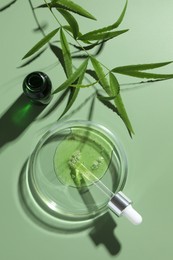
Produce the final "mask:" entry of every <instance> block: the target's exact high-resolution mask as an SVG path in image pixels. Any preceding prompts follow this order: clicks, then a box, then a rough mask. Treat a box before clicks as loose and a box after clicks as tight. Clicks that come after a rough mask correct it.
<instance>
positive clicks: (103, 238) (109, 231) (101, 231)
mask: <svg viewBox="0 0 173 260" xmlns="http://www.w3.org/2000/svg"><path fill="white" fill-rule="evenodd" d="M26 171H27V161H26V162H25V163H24V165H23V167H22V170H21V172H20V176H19V180H18V198H19V203H20V206H21V208H22V210H23V212H24V214H25V216H27V218H29V219H30V220H31V221H32V222H33V223H34V224H35V225H37V226H39V227H40V228H43V229H45V230H47V231H49V232H54V233H57V234H64V235H69V234H73V235H75V234H77V233H81V232H83V231H86V232H87V234H88V237H89V238H90V239H91V241H92V242H93V244H94V246H96V247H98V246H99V245H104V246H105V249H106V250H107V252H108V253H109V254H110V255H112V256H116V255H117V254H119V252H120V250H121V244H120V242H119V240H118V238H117V237H116V235H115V229H116V227H117V224H116V222H115V220H114V219H113V217H112V215H111V214H110V212H106V213H104V214H103V215H101V216H100V217H97V218H93V219H91V221H90V222H89V223H87V224H86V223H85V221H84V222H83V225H80V226H79V227H75V228H74V227H73V222H71V224H70V226H68V228H67V229H66V228H65V226H63V227H62V226H61V225H60V226H58V227H57V226H53V225H51V224H50V223H48V222H47V220H45V219H44V216H41V215H42V214H40V211H39V212H38V207H40V206H38V205H36V204H37V203H36V202H34V203H33V198H31V197H30V196H29V194H28V193H27V191H26V190H27V186H28V185H27V184H26ZM88 196H89V197H88ZM81 198H82V199H83V202H84V203H86V205H88V204H87V203H88V199H91V200H93V198H92V196H91V194H90V193H87V197H85V195H84V194H82V193H81ZM92 204H93V203H91V205H92ZM35 205H36V206H35ZM89 207H90V206H89ZM43 210H44V209H43ZM89 210H91V209H90V208H89Z"/></svg>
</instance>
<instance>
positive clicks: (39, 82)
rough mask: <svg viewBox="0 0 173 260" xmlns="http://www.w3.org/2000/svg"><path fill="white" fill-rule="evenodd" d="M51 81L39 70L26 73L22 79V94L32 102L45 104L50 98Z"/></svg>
mask: <svg viewBox="0 0 173 260" xmlns="http://www.w3.org/2000/svg"><path fill="white" fill-rule="evenodd" d="M51 90H52V83H51V80H50V78H49V77H48V76H47V75H46V74H45V73H43V72H41V71H35V72H32V73H30V74H28V75H27V76H26V77H25V79H24V81H23V91H24V94H25V95H26V96H27V97H28V98H29V99H30V100H32V101H33V102H34V103H37V104H43V105H47V104H48V103H49V102H50V101H51V99H52V94H51Z"/></svg>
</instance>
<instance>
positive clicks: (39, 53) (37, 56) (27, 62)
mask: <svg viewBox="0 0 173 260" xmlns="http://www.w3.org/2000/svg"><path fill="white" fill-rule="evenodd" d="M46 49H47V48H44V49H43V50H41V51H39V52H37V54H35V55H33V56H32V58H30V59H29V60H27V61H26V62H25V63H23V64H22V65H21V66H19V67H18V68H23V67H25V66H27V65H29V64H30V63H32V62H33V61H35V60H36V59H37V58H39V57H40V56H41V55H42V54H43V53H44V52H45V50H46Z"/></svg>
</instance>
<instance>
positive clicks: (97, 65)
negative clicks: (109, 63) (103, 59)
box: [90, 57, 111, 96]
mask: <svg viewBox="0 0 173 260" xmlns="http://www.w3.org/2000/svg"><path fill="white" fill-rule="evenodd" d="M90 60H91V62H92V65H93V68H94V70H95V72H96V74H97V77H98V79H99V82H100V84H101V86H102V87H103V89H104V90H105V91H106V93H107V94H108V95H110V96H111V92H110V87H109V83H108V81H107V78H106V75H105V73H104V71H103V69H102V66H101V64H100V62H99V61H98V60H97V59H95V58H94V57H90Z"/></svg>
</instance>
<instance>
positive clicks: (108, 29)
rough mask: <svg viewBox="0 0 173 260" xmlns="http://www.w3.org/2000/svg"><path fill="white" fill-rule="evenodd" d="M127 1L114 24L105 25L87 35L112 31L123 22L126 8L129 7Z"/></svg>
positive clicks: (86, 35)
mask: <svg viewBox="0 0 173 260" xmlns="http://www.w3.org/2000/svg"><path fill="white" fill-rule="evenodd" d="M127 2H128V1H126V4H125V6H124V9H123V11H122V13H121V15H120V17H119V18H118V20H117V21H116V22H115V23H113V24H112V25H109V26H107V27H103V28H100V29H97V30H94V31H91V32H89V33H86V34H85V37H89V36H90V35H95V34H100V33H103V32H109V31H112V30H113V29H116V28H117V27H118V26H119V25H120V24H121V22H122V21H123V18H124V15H125V12H126V9H127Z"/></svg>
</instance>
